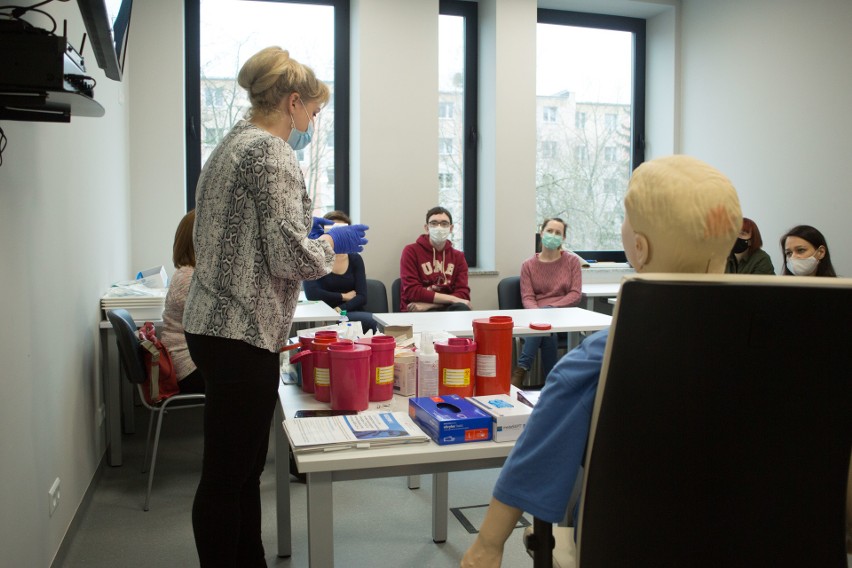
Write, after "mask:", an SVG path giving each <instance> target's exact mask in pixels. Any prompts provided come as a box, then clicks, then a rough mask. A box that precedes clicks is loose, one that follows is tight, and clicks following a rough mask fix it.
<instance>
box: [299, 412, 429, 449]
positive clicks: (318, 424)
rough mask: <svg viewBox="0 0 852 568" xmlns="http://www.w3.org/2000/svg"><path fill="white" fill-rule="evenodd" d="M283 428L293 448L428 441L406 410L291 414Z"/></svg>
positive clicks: (348, 447) (386, 444)
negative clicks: (306, 414) (307, 415)
mask: <svg viewBox="0 0 852 568" xmlns="http://www.w3.org/2000/svg"><path fill="white" fill-rule="evenodd" d="M284 430H285V432H286V433H287V438H289V440H290V447H291V448H293V451H294V452H297V453H298V452H329V451H334V450H347V449H367V448H371V447H373V448H374V447H378V446H389V445H394V444H411V443H423V442H428V441H429V436H427V435H426V434H425V433H424V432H423V430H421V429H420V427H419V426H417V424H415V423H414V421H413V420H412V419H411V418H409V416H408V414H407V413H405V412H362V413H361V414H350V415H341V416H322V417H315V418H291V419H290V420H285V421H284Z"/></svg>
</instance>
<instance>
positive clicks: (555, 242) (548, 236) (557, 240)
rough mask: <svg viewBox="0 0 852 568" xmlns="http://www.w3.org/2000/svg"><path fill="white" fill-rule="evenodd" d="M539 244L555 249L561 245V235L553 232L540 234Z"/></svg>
mask: <svg viewBox="0 0 852 568" xmlns="http://www.w3.org/2000/svg"><path fill="white" fill-rule="evenodd" d="M541 244H542V246H544V248H546V249H550V250H555V249H558V248H561V247H562V237H560V236H559V235H554V234H553V233H544V234H543V235H542V236H541Z"/></svg>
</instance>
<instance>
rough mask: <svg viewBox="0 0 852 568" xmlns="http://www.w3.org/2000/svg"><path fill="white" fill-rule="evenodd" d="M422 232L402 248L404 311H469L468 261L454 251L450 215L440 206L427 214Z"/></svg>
mask: <svg viewBox="0 0 852 568" xmlns="http://www.w3.org/2000/svg"><path fill="white" fill-rule="evenodd" d="M423 228H424V230H425V233H424V234H422V235H420V236H419V237H418V238H417V241H416V242H414V243H412V244H410V245H407V246H406V247H405V248H404V249H402V258H400V260H399V276H400V279H401V280H402V281H401V282H400V291H399V301H400V306H399V308H400V310H401V311H403V312H430V311H457V310H469V309H470V288H469V287H468V285H467V261H466V260H465V258H464V253H463V252H461V251H459V250H456V249H454V248H453V243H452V241H450V240H449V236H450V233H452V232H453V216H452V214H450V212H449V211H447V210H446V209H444V208H443V207H433V208H432V209H430V210H429V211H428V212H427V213H426V224H425V225H424V226H423Z"/></svg>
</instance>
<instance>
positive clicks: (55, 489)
mask: <svg viewBox="0 0 852 568" xmlns="http://www.w3.org/2000/svg"><path fill="white" fill-rule="evenodd" d="M47 495H48V506H49V507H50V513H49V516H51V517H52V516H53V512H54V511H56V508H57V507H58V506H59V478H58V477H57V478H56V481H54V482H53V485H51V486H50V489H49V490H48V492H47Z"/></svg>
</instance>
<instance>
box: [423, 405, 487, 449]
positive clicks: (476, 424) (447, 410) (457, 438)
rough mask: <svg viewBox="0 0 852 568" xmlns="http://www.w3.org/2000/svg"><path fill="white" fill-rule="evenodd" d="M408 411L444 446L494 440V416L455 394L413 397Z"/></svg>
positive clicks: (430, 435)
mask: <svg viewBox="0 0 852 568" xmlns="http://www.w3.org/2000/svg"><path fill="white" fill-rule="evenodd" d="M408 414H409V416H411V418H412V419H414V421H415V422H416V423H417V425H418V426H420V427H421V428H422V429H423V431H424V432H426V433H427V434H429V437H430V438H432V440H434V441H435V443H437V444H440V445H442V446H443V445H449V444H461V443H464V442H483V441H486V440H490V439H491V416H490V415H489V414H488V413H487V412H485V411H484V410H482V409H481V408H479V407H478V406H476V405H474V404H473V403H472V402H470V401H469V400H466V399H464V398H462V397H460V396H458V395H455V394H447V395H442V396H430V397H425V396H424V397H415V398H411V399H409V401H408Z"/></svg>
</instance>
